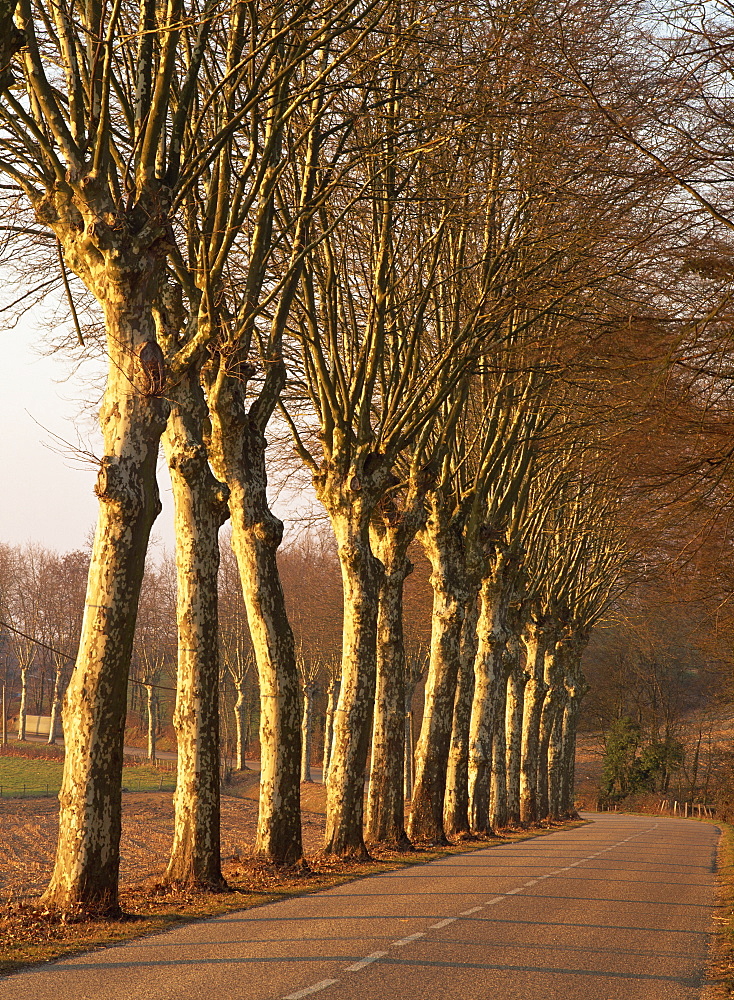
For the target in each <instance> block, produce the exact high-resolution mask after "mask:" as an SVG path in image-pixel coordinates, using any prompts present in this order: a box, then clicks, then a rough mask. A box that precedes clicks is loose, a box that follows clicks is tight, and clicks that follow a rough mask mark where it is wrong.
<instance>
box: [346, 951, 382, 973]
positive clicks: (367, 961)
mask: <svg viewBox="0 0 734 1000" xmlns="http://www.w3.org/2000/svg"><path fill="white" fill-rule="evenodd" d="M385 955H387V952H386V951H373V952H372V954H371V955H367V957H366V958H361V959H360V960H359V961H358V962H355V963H354V965H348V966H347V968H346V969H345V970H344V971H345V972H359V970H360V969H364V967H365V966H366V965H372V963H373V962H376V961H377V960H378V959H380V958H384V957H385Z"/></svg>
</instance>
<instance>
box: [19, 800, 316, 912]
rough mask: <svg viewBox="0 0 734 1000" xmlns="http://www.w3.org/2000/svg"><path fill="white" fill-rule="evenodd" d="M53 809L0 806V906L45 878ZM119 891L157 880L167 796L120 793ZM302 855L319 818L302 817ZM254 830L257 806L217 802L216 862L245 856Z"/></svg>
mask: <svg viewBox="0 0 734 1000" xmlns="http://www.w3.org/2000/svg"><path fill="white" fill-rule="evenodd" d="M58 810H59V804H58V802H57V801H56V799H54V798H48V799H2V800H0V901H2V902H5V903H6V902H7V901H8V899H12V900H14V901H21V900H25V899H28V898H29V897H34V896H37V895H38V894H40V893H41V892H42V891H43V890H44V888H45V887H46V884H47V883H48V880H49V878H50V875H51V869H52V867H53V859H54V852H55V850H56V837H57V832H58ZM122 811H123V820H122V843H121V846H120V852H121V863H120V885H121V888H122V890H123V891H124V890H125V889H126V888H128V887H130V888H132V887H134V886H136V885H141V884H143V883H146V882H148V881H149V880H150V879H151V878H154V879H155V878H160V877H161V875H162V874H163V872H164V871H165V867H166V862H167V860H168V852H169V850H170V847H171V842H172V839H173V802H172V798H171V793H170V792H145V793H142V794H135V793H126V794H123V797H122ZM302 822H303V839H304V849H305V851H306V854H307V855H308V856H313V855H315V854H317V853H318V852H319V851H320V849H321V846H322V844H323V834H324V817H323V816H322V815H319V814H318V813H310V812H308V813H304V814H303V820H302ZM256 829H257V802H256V801H254V800H252V799H250V798H235V797H232V796H229V795H223V796H222V858H223V860H224V861H225V862H227V861H229V860H231V859H233V858H235V857H236V858H237V859H240V858H245V857H247V856H248V855H249V854H251V852H252V849H253V847H254V843H255V832H256Z"/></svg>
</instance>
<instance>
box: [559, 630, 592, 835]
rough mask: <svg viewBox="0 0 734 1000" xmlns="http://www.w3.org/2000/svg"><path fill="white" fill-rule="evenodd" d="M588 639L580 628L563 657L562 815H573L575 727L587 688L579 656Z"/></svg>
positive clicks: (585, 632)
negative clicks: (564, 697)
mask: <svg viewBox="0 0 734 1000" xmlns="http://www.w3.org/2000/svg"><path fill="white" fill-rule="evenodd" d="M588 642H589V632H588V630H584V631H582V632H581V633H580V634H578V635H576V636H575V637H574V639H573V640H572V641H571V642H569V643H568V647H569V648H568V650H567V655H566V659H565V667H566V673H565V677H564V685H565V688H566V704H565V707H564V710H563V728H562V734H561V741H562V742H561V757H562V763H561V814H562V815H565V816H572V815H574V814H575V812H576V809H575V806H574V792H575V772H576V727H577V724H578V717H579V709H580V707H581V699H582V698H583V696H584V694H585V693H586V691H587V687H586V684H585V682H584V676H583V674H582V672H581V657H582V656H583V652H584V650H585V649H586V646H587V645H588Z"/></svg>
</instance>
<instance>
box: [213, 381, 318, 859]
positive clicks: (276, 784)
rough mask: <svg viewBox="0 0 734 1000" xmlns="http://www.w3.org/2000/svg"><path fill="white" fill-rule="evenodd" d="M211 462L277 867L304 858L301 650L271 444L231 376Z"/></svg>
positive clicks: (223, 391) (261, 827) (223, 389)
mask: <svg viewBox="0 0 734 1000" xmlns="http://www.w3.org/2000/svg"><path fill="white" fill-rule="evenodd" d="M209 409H210V414H211V440H210V446H209V452H210V457H211V460H212V464H213V466H214V470H215V472H216V474H217V475H218V476H219V478H220V479H223V480H224V481H225V482H226V483H227V485H228V486H229V489H230V499H229V510H230V517H231V521H232V547H233V549H234V552H235V556H236V558H237V565H238V567H239V572H240V580H241V584H242V595H243V598H244V602H245V608H246V610H247V621H248V624H249V627H250V635H251V637H252V645H253V650H254V653H255V662H256V663H257V670H258V678H259V681H260V804H259V813H258V826H257V840H256V844H255V851H256V853H257V855H258V856H259V857H261V858H263V859H266V860H268V861H271V862H272V863H273V864H277V865H292V864H296V863H297V862H299V861H300V860H301V859H302V857H303V841H302V836H301V785H300V763H301V712H300V698H299V687H300V685H299V680H298V667H297V664H296V652H295V645H294V641H293V632H292V631H291V627H290V623H289V621H288V615H287V613H286V607H285V597H284V595H283V588H282V586H281V582H280V575H279V573H278V563H277V552H278V547H279V545H280V543H281V541H282V538H283V524H282V522H281V521H280V520H278V518H276V517H275V516H274V515H273V513H272V512H271V510H270V508H269V507H268V502H267V482H268V480H267V471H266V468H265V449H266V447H267V441H266V440H265V436H264V434H263V432H262V430H261V429H260V427H259V426H258V424H257V423H256V422H255V420H254V419H253V418H252V417H251V415H249V414H248V413H246V412H245V410H244V401H243V398H242V395H241V386H240V385H239V383H238V382H237V381H236V380H233V379H232V378H231V377H230V376H225V378H224V380H223V381H222V380H221V379H219V380H218V381H217V382H216V384H215V385H214V386H213V387H211V389H210V392H209Z"/></svg>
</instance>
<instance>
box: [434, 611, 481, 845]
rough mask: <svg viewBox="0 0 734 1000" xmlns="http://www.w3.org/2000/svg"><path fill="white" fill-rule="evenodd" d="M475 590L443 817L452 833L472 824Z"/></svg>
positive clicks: (463, 644) (464, 644) (466, 628)
mask: <svg viewBox="0 0 734 1000" xmlns="http://www.w3.org/2000/svg"><path fill="white" fill-rule="evenodd" d="M477 596H478V595H477V594H476V592H473V593H472V596H471V597H470V598H469V600H468V602H467V606H466V611H465V613H464V623H463V625H462V630H461V662H460V664H459V676H458V679H457V682H456V695H455V696H454V718H453V723H452V726H451V745H450V748H449V761H448V768H447V772H446V798H445V800H444V809H443V821H444V827H445V830H446V833H447V834H448V835H449V836H450V837H455V836H462V835H466V834H468V833H469V832H470V827H469V773H468V765H469V722H470V719H471V706H472V698H473V695H474V659H475V657H476V655H477V621H478V619H479V603H478V600H477Z"/></svg>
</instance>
